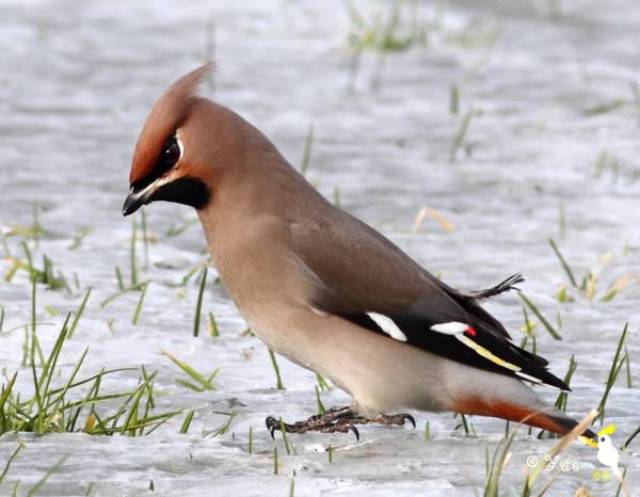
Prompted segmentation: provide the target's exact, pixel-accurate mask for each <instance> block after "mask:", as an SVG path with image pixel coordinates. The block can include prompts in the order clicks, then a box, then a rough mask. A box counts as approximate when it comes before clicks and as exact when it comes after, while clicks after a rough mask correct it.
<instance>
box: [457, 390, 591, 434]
mask: <svg viewBox="0 0 640 497" xmlns="http://www.w3.org/2000/svg"><path fill="white" fill-rule="evenodd" d="M452 410H453V411H455V412H459V413H462V414H476V415H479V416H491V417H495V418H501V419H506V420H509V421H515V422H517V423H523V424H526V425H528V426H534V427H536V428H542V429H543V430H546V431H549V432H552V433H557V434H559V435H566V434H567V433H569V432H570V431H571V430H573V429H574V428H575V426H576V425H577V424H578V422H577V421H576V420H575V419H572V418H570V417H569V416H567V415H566V414H564V413H563V412H562V411H560V410H558V409H555V408H544V407H543V408H539V407H534V408H532V407H528V406H524V405H521V404H516V403H513V402H509V401H505V400H496V399H481V398H477V397H467V398H465V399H461V400H459V401H457V402H456V403H455V405H454V406H453V409H452ZM582 436H584V437H587V438H590V439H593V438H595V437H596V434H595V433H593V432H592V431H591V430H589V429H587V430H585V431H584V432H583V433H582Z"/></svg>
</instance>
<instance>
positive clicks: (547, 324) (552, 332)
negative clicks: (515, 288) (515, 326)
mask: <svg viewBox="0 0 640 497" xmlns="http://www.w3.org/2000/svg"><path fill="white" fill-rule="evenodd" d="M518 295H519V296H520V299H522V301H523V302H524V303H525V305H526V306H527V307H528V308H529V309H530V310H531V312H533V313H534V314H535V316H536V317H537V318H538V319H539V320H540V322H541V323H542V326H544V328H545V329H546V330H547V331H548V332H549V334H550V335H551V336H552V337H553V338H555V339H556V340H562V337H561V336H560V334H559V333H558V332H557V331H556V329H555V328H554V327H553V325H552V324H551V323H550V322H549V321H547V319H546V318H545V317H544V316H543V315H542V313H541V312H540V310H539V309H538V308H537V307H536V305H535V304H534V303H533V302H531V300H529V298H528V297H527V296H526V295H525V294H524V293H522V292H518Z"/></svg>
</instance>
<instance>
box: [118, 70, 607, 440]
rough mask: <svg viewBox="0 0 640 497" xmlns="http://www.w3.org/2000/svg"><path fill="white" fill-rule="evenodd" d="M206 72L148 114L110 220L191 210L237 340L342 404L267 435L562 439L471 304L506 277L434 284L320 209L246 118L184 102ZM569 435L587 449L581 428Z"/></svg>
mask: <svg viewBox="0 0 640 497" xmlns="http://www.w3.org/2000/svg"><path fill="white" fill-rule="evenodd" d="M212 66H213V64H212V63H207V64H205V65H203V66H200V67H198V68H196V69H195V70H193V71H191V72H189V73H188V74H186V75H184V76H182V77H180V78H179V79H178V80H176V81H175V82H174V83H173V84H171V85H170V86H169V87H168V88H167V89H166V90H165V91H164V93H162V94H161V95H160V96H159V97H158V99H157V100H156V102H155V103H154V104H153V106H152V108H151V110H150V112H149V114H148V116H147V117H146V120H145V121H144V123H143V125H142V129H141V131H140V134H139V136H138V140H137V143H136V145H135V149H134V152H133V157H132V161H131V169H130V173H129V184H130V187H129V192H128V195H127V197H126V200H125V203H124V206H123V214H124V215H125V216H128V215H130V214H132V213H134V212H135V211H137V210H138V209H140V208H141V207H142V206H144V205H147V204H150V203H152V202H156V201H168V202H173V203H177V204H182V205H187V206H191V207H193V208H194V209H195V210H196V211H197V215H198V217H199V220H200V223H201V225H202V228H203V231H204V235H205V238H206V242H207V246H208V249H209V253H210V256H211V261H212V264H213V265H214V266H215V267H216V269H217V272H218V274H219V277H220V279H221V281H222V283H223V285H224V287H225V289H226V290H227V292H228V294H229V296H230V297H231V299H232V300H233V301H234V303H235V305H236V307H237V308H238V310H239V312H240V314H241V315H242V316H243V318H244V319H245V321H246V322H247V324H248V325H249V327H250V328H251V330H252V331H253V333H254V334H255V335H256V336H257V337H258V338H259V339H261V340H262V341H263V342H264V343H265V344H266V345H267V346H268V347H270V348H271V349H272V350H273V351H275V352H276V353H278V354H280V355H282V356H284V357H286V358H288V359H289V360H290V361H292V362H294V363H296V364H298V365H300V366H302V367H304V368H307V369H310V370H312V371H314V372H316V373H318V374H320V375H322V376H323V377H326V378H329V379H330V380H331V381H332V382H333V383H334V384H335V385H336V386H337V387H339V388H340V389H342V390H344V391H345V392H347V393H348V394H349V395H350V396H351V398H352V399H353V402H352V404H351V405H348V406H344V407H335V408H332V409H329V410H327V411H326V412H325V413H324V414H322V415H314V416H311V417H309V418H308V419H306V420H302V421H297V422H291V423H289V422H287V423H284V422H282V421H281V420H278V419H277V417H274V416H269V417H268V418H267V419H266V424H267V427H268V428H269V430H270V431H271V435H272V436H273V433H274V431H275V430H284V431H286V432H289V433H306V432H310V431H316V432H322V433H336V432H342V433H347V432H354V433H355V434H356V435H358V430H357V427H356V425H358V424H367V423H378V424H383V425H404V424H405V422H410V423H412V424H413V425H414V426H415V420H414V418H413V416H412V415H411V414H408V413H407V412H406V411H412V412H413V411H427V412H443V411H451V412H454V413H459V414H469V415H481V416H490V417H496V418H502V419H505V420H509V421H514V422H520V423H524V424H526V425H529V426H532V427H538V428H541V429H543V430H547V431H549V432H552V433H556V434H566V433H568V432H570V431H571V430H572V429H573V428H574V427H575V426H576V425H577V422H576V421H575V420H574V419H572V418H571V417H569V416H568V415H567V414H565V413H564V412H563V411H561V410H559V409H557V408H555V407H553V406H550V405H547V404H546V403H545V402H543V401H542V400H541V399H540V398H539V396H538V395H537V394H536V392H535V391H534V390H533V389H532V388H531V386H530V385H531V384H544V385H549V386H552V387H556V388H559V389H561V390H569V386H568V385H567V384H566V383H565V382H564V381H563V380H561V379H560V378H558V377H557V376H555V375H554V374H553V373H551V372H550V371H549V370H548V361H547V360H545V359H544V358H542V357H540V356H539V355H537V354H534V353H532V352H530V351H528V350H525V349H524V348H522V347H519V346H518V345H516V344H515V343H514V341H513V339H512V338H511V336H510V335H509V333H508V331H507V330H506V329H505V327H504V326H503V325H502V324H501V323H500V321H498V320H497V319H496V318H495V317H493V316H492V315H491V314H490V313H489V312H487V311H486V310H485V309H484V308H483V307H482V302H483V301H484V300H486V299H488V298H491V297H496V296H498V295H500V294H502V293H504V292H507V291H509V290H512V289H514V288H516V285H517V284H519V283H521V282H522V281H523V278H522V276H521V275H520V274H514V275H513V276H510V277H509V278H507V279H505V280H504V281H502V282H501V283H499V284H497V285H495V286H492V287H490V288H487V289H485V290H480V291H464V290H459V289H455V288H453V287H451V286H449V285H447V284H446V283H445V282H443V281H441V279H439V278H436V277H435V276H434V275H433V274H432V273H430V272H429V271H428V270H426V269H425V268H423V267H422V266H421V265H419V264H418V263H417V262H415V261H414V260H413V259H412V258H411V257H410V256H409V255H407V254H406V253H405V252H403V251H402V250H401V249H400V248H399V247H398V246H396V245H395V244H394V243H393V242H391V241H390V240H389V239H388V238H386V237H385V236H383V235H382V234H381V233H379V232H378V231H376V230H375V229H373V228H372V227H370V226H369V225H367V224H366V223H364V222H362V221H361V220H359V219H357V218H356V217H354V216H352V215H351V214H349V213H348V212H346V211H345V210H342V209H340V208H339V207H337V206H335V205H333V204H332V203H331V202H329V201H328V200H327V199H325V198H324V197H323V196H322V195H321V194H320V193H319V192H318V191H317V190H316V189H315V188H314V187H313V186H312V185H311V184H310V183H309V182H308V181H307V180H306V179H305V178H304V177H303V175H302V174H300V173H299V172H298V171H296V169H294V168H293V167H292V166H291V165H290V163H289V162H288V161H287V160H286V158H285V157H284V156H283V155H282V154H281V153H280V152H279V151H278V149H277V148H276V147H275V146H274V144H273V143H272V142H271V141H270V140H269V138H267V136H266V135H264V134H263V133H262V132H261V131H259V130H258V129H257V128H256V127H254V126H253V125H252V124H250V123H249V122H248V121H247V120H245V119H244V118H243V117H241V116H240V115H239V114H237V113H236V112H234V111H233V110H231V109H229V108H227V107H225V106H224V105H222V104H220V103H218V102H214V101H212V100H210V99H208V98H205V97H203V96H201V95H199V94H198V88H199V85H200V83H201V82H202V81H203V79H204V78H205V77H206V76H207V74H208V73H209V71H211V70H212V69H213V67H212ZM401 411H402V412H401ZM398 412H399V413H398ZM583 435H584V436H585V437H588V438H594V437H595V435H594V433H593V432H592V431H591V430H588V429H587V430H586V431H585V432H584V433H583Z"/></svg>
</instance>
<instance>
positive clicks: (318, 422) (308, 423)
mask: <svg viewBox="0 0 640 497" xmlns="http://www.w3.org/2000/svg"><path fill="white" fill-rule="evenodd" d="M406 421H409V422H410V423H411V424H412V425H413V427H414V428H415V427H416V420H415V419H414V418H413V416H411V415H410V414H404V413H403V414H379V415H378V416H375V417H373V418H367V417H364V416H359V415H358V414H357V413H356V411H354V409H353V408H352V407H340V408H333V409H329V410H328V411H326V412H325V413H324V414H320V415H315V416H311V417H310V418H309V419H307V420H305V421H298V422H296V423H291V424H289V423H284V422H281V421H280V420H277V419H276V418H274V417H273V416H269V417H268V418H267V419H266V423H267V428H268V429H269V431H270V433H271V436H272V437H273V434H274V432H275V431H276V430H282V429H284V431H286V432H287V433H306V432H308V431H319V432H321V433H336V432H339V433H348V432H349V431H352V432H353V433H354V434H355V436H356V438H358V439H360V433H359V432H358V429H357V428H356V427H355V425H356V424H369V423H377V424H382V425H398V426H402V425H404V424H405V422H406Z"/></svg>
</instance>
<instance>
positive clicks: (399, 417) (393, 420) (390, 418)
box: [352, 413, 416, 428]
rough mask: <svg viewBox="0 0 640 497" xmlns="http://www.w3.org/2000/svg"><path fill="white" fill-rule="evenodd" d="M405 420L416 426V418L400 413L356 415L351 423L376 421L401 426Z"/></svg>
mask: <svg viewBox="0 0 640 497" xmlns="http://www.w3.org/2000/svg"><path fill="white" fill-rule="evenodd" d="M406 421H409V423H411V424H412V425H413V427H414V428H415V427H416V420H415V419H414V417H413V416H412V415H411V414H406V413H401V414H378V415H377V416H375V417H373V418H365V417H363V416H358V417H357V418H355V419H353V420H352V423H356V424H363V425H364V424H369V423H376V424H381V425H397V426H402V425H404V423H405V422H406Z"/></svg>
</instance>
